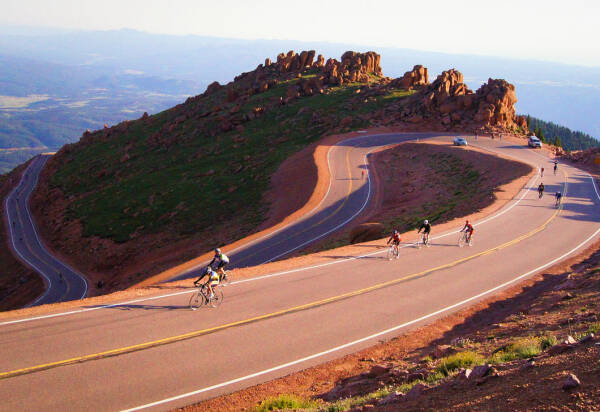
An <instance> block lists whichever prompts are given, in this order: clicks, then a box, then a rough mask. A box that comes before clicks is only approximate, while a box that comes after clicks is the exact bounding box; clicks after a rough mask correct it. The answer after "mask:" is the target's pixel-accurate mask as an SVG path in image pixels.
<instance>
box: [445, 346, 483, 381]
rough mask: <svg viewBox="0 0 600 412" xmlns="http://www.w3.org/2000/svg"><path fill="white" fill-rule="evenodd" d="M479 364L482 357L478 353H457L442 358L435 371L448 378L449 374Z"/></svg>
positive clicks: (481, 361)
mask: <svg viewBox="0 0 600 412" xmlns="http://www.w3.org/2000/svg"><path fill="white" fill-rule="evenodd" d="M481 363H483V357H482V356H481V355H479V354H478V353H475V352H472V351H465V352H458V353H455V354H454V355H450V356H447V357H445V358H443V359H442V362H441V363H440V365H439V366H438V367H437V368H436V371H437V372H440V373H442V374H443V375H444V376H448V375H449V374H450V372H452V371H454V370H456V369H460V368H468V367H470V366H473V365H480V364H481Z"/></svg>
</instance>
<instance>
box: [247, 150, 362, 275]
mask: <svg viewBox="0 0 600 412" xmlns="http://www.w3.org/2000/svg"><path fill="white" fill-rule="evenodd" d="M351 150H352V148H350V149H349V150H348V151H347V152H346V170H347V172H348V180H349V184H348V192H347V193H346V197H344V200H343V202H342V203H341V204H340V205H339V206H338V207H337V208H336V209H335V210H334V211H333V212H332V213H331V214H330V215H327V216H325V217H324V218H323V219H321V220H319V221H318V222H316V223H314V224H313V225H311V226H309V227H307V228H305V229H303V230H300V231H298V232H296V233H294V234H293V235H291V236H288V237H286V238H285V239H283V240H280V241H279V242H277V243H274V244H272V245H269V248H272V247H273V246H277V245H280V244H282V243H283V242H285V241H287V240H289V239H290V238H291V237H292V236H298V235H301V234H302V233H305V232H308V231H309V230H311V229H313V228H315V227H317V226H319V225H321V224H323V222H325V221H326V220H328V219H331V218H332V217H334V216H335V215H337V214H338V213H339V211H340V210H342V208H343V207H344V205H345V204H346V202H347V201H348V199H349V198H350V195H351V194H352V187H353V185H352V171H351V170H350V151H351ZM261 250H262V249H259V250H257V251H256V252H254V253H252V254H250V255H247V256H244V257H243V258H241V259H239V260H238V261H237V263H240V262H243V261H244V260H247V259H249V258H251V257H252V256H255V255H257V254H258V253H260V252H261Z"/></svg>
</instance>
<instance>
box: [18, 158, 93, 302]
mask: <svg viewBox="0 0 600 412" xmlns="http://www.w3.org/2000/svg"><path fill="white" fill-rule="evenodd" d="M40 159H41V158H40ZM44 164H46V162H44ZM42 167H43V166H42ZM40 173H41V168H40ZM40 173H37V174H36V176H35V182H34V183H33V186H32V187H31V191H29V193H27V199H26V200H25V210H26V211H27V218H28V219H29V222H30V223H31V227H32V228H33V234H34V235H35V239H36V240H37V242H38V245H39V247H40V249H42V251H43V252H44V253H45V254H46V255H48V256H49V257H50V258H51V260H52V263H55V264H57V266H62V267H63V268H65V269H68V270H70V271H71V272H73V273H74V274H76V275H77V276H79V278H80V279H81V281H82V282H83V285H84V290H83V294H82V295H81V297H80V298H79V299H83V298H84V297H85V295H86V294H87V290H88V283H87V280H86V279H85V277H84V276H83V275H81V273H79V272H78V271H76V270H75V269H73V268H72V267H71V266H69V265H68V264H66V263H64V262H62V261H60V260H59V259H57V258H55V257H54V255H52V254H50V253H48V250H47V249H46V248H45V247H44V244H43V243H42V241H41V240H40V238H39V236H38V233H37V227H36V226H35V221H34V220H33V217H32V216H31V211H30V210H29V197H30V196H31V193H33V190H34V189H35V187H36V186H37V184H38V179H39V175H40ZM65 281H66V279H65Z"/></svg>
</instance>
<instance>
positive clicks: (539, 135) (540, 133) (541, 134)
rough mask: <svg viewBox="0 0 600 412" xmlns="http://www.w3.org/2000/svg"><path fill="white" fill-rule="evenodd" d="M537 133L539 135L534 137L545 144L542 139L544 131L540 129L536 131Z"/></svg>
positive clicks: (544, 140)
mask: <svg viewBox="0 0 600 412" xmlns="http://www.w3.org/2000/svg"><path fill="white" fill-rule="evenodd" d="M538 133H539V134H536V136H537V137H539V138H540V140H541V141H542V142H544V143H545V142H546V139H544V131H543V130H542V129H538Z"/></svg>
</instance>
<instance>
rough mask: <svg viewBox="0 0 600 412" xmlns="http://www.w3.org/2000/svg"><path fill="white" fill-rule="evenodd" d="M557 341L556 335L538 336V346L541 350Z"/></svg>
mask: <svg viewBox="0 0 600 412" xmlns="http://www.w3.org/2000/svg"><path fill="white" fill-rule="evenodd" d="M557 343H558V340H557V339H556V336H554V335H546V336H542V337H540V347H541V349H542V350H546V349H548V348H550V347H552V346H554V345H556V344H557Z"/></svg>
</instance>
